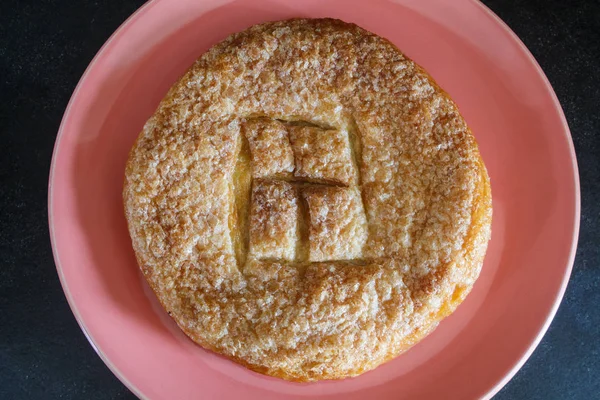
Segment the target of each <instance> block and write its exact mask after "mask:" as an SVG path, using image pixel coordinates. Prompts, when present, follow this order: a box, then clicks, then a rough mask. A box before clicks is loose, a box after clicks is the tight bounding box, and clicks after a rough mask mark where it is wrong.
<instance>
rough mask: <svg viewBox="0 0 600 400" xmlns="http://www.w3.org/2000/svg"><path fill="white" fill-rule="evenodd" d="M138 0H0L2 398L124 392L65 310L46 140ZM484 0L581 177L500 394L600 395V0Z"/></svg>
mask: <svg viewBox="0 0 600 400" xmlns="http://www.w3.org/2000/svg"><path fill="white" fill-rule="evenodd" d="M199 1H200V0H199ZM449 1H451V0H449ZM142 3H143V1H142V0H127V1H123V0H75V1H72V0H40V1H24V0H2V1H0V157H1V159H0V161H1V162H0V398H2V399H120V398H127V399H131V398H134V396H133V395H132V394H131V393H130V392H129V391H128V390H127V389H126V388H125V387H124V386H123V385H122V384H121V383H120V382H119V381H118V380H117V379H116V378H115V377H114V376H113V375H112V374H111V373H110V371H109V370H108V369H107V368H106V367H105V366H104V364H103V363H102V361H101V360H100V358H99V357H98V356H97V355H96V354H95V353H94V351H93V349H92V347H91V346H90V345H89V344H88V342H87V341H86V339H85V337H84V336H83V334H82V333H81V331H80V330H79V327H78V326H77V323H76V322H75V318H74V317H73V315H72V314H71V311H70V310H69V307H68V305H67V303H66V300H65V297H64V295H63V293H62V290H61V287H60V284H59V281H58V277H57V275H56V271H55V267H54V262H53V259H52V252H51V248H50V241H49V237H48V224H47V205H46V204H47V203H46V196H47V181H48V172H49V167H50V159H51V155H52V147H53V145H54V139H55V137H56V133H57V130H58V126H59V123H60V120H61V117H62V114H63V112H64V110H65V107H66V105H67V102H68V101H69V98H70V96H71V93H72V92H73V89H74V88H75V85H76V84H77V82H78V80H79V78H80V77H81V75H82V74H83V72H84V70H85V68H86V66H87V65H88V63H89V62H90V61H91V59H92V57H93V56H94V54H95V53H96V52H97V51H98V49H99V48H100V46H102V44H103V43H104V42H105V41H106V39H108V37H109V36H110V35H111V34H112V33H113V31H114V30H115V29H116V28H117V27H118V26H119V25H120V24H121V23H122V22H123V21H124V20H125V19H126V18H127V17H128V16H129V15H130V14H131V13H133V12H134V11H135V10H136V9H137V8H138V7H139V6H141V5H142ZM484 3H485V4H487V5H488V6H489V7H490V8H491V9H492V10H494V11H495V12H496V13H497V14H498V15H499V16H500V17H501V18H502V19H503V20H504V21H506V23H507V24H508V25H509V26H510V27H511V28H512V29H513V30H514V31H515V32H516V33H517V34H518V35H519V37H521V39H522V40H523V41H524V42H525V44H526V45H527V47H529V49H530V50H531V52H532V53H533V55H534V56H535V57H536V58H537V60H538V61H539V63H540V64H541V66H542V68H543V69H544V71H545V72H546V74H547V76H548V78H549V79H550V82H551V83H552V85H553V86H554V89H555V90H556V93H557V95H558V98H559V99H560V101H561V103H562V106H563V108H564V111H565V113H566V116H567V119H568V121H569V125H570V127H571V131H572V134H573V140H574V142H575V148H576V151H577V158H578V161H579V168H580V175H581V189H582V220H581V234H580V241H579V249H578V251H577V258H576V260H575V267H574V270H573V275H572V277H571V281H570V283H569V286H568V289H567V292H566V295H565V298H564V300H563V303H562V305H561V307H560V309H559V311H558V314H557V316H556V319H555V320H554V322H553V323H552V325H551V326H550V330H549V331H548V333H547V334H546V336H545V337H544V339H543V340H542V343H541V344H540V346H539V347H538V349H537V350H536V351H535V352H534V354H533V356H532V357H531V359H530V360H529V361H528V362H527V363H526V364H525V366H524V367H523V369H522V370H521V371H520V372H519V373H517V375H516V376H515V378H514V379H513V380H512V381H511V382H510V383H509V384H508V385H507V386H506V387H505V388H504V389H503V390H502V391H501V392H500V393H499V394H498V395H497V398H498V399H544V400H546V399H585V400H587V399H593V398H600V354H599V353H600V254H599V253H600V243H599V242H600V241H599V237H600V235H599V234H598V232H597V229H598V228H600V225H599V219H600V218H599V215H600V204H599V203H600V117H599V115H600V48H599V46H600V2H599V1H597V0H596V1H575V0H572V1H569V0H566V1H565V0H546V1H544V0H521V1H502V0H487V1H484ZM449 398H450V397H449Z"/></svg>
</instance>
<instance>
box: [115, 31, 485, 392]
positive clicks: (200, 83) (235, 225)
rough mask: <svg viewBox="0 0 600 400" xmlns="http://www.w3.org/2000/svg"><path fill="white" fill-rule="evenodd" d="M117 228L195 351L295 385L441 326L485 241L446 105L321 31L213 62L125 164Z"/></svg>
mask: <svg viewBox="0 0 600 400" xmlns="http://www.w3.org/2000/svg"><path fill="white" fill-rule="evenodd" d="M124 203H125V214H126V217H127V221H128V225H129V230H130V234H131V238H132V241H133V248H134V250H135V253H136V256H137V260H138V263H139V265H140V267H141V269H142V271H143V273H144V276H145V277H146V279H147V281H148V283H149V284H150V286H151V287H152V289H153V290H154V292H155V293H156V295H157V297H158V299H159V300H160V302H161V304H162V305H163V307H164V308H165V309H166V310H167V311H168V312H169V314H170V315H171V316H172V317H173V319H174V320H175V321H176V322H177V324H178V325H179V326H180V328H181V329H182V330H183V331H184V332H185V333H186V334H187V335H188V336H189V337H190V338H192V339H193V340H194V341H195V342H197V343H198V344H200V345H201V346H203V347H205V348H207V349H211V350H213V351H215V352H218V353H221V354H223V355H225V356H227V357H230V358H231V359H233V360H235V361H236V362H239V363H241V364H243V365H245V366H247V367H248V368H251V369H253V370H255V371H258V372H261V373H264V374H268V375H272V376H277V377H281V378H284V379H289V380H296V381H314V380H320V379H338V378H344V377H349V376H355V375H358V374H361V373H363V372H365V371H368V370H370V369H373V368H375V367H377V366H378V365H380V364H381V363H383V362H385V361H387V360H390V359H391V358H393V357H395V356H397V355H398V354H400V353H402V352H403V351H405V350H407V349H408V348H409V347H410V346H412V345H413V344H415V343H416V342H418V341H419V340H420V339H422V338H423V337H424V336H425V335H426V334H428V333H429V332H431V331H432V330H433V329H434V328H435V327H436V325H437V324H438V322H439V321H440V320H441V319H442V318H444V317H445V316H447V315H449V314H450V313H452V312H453V311H454V309H455V308H456V307H457V306H458V305H459V304H460V303H461V302H462V301H463V299H464V298H465V296H466V295H467V294H468V293H469V291H470V290H471V287H472V286H473V284H474V282H475V280H476V279H477V277H478V275H479V271H480V269H481V265H482V262H483V258H484V255H485V251H486V247H487V242H488V240H489V238H490V225H491V214H492V208H491V194H490V186H489V179H488V176H487V173H486V170H485V167H484V165H483V162H482V160H481V158H480V155H479V152H478V149H477V145H476V143H475V140H474V138H473V136H472V135H471V133H470V131H469V129H468V127H467V125H466V123H465V121H464V120H463V118H462V117H461V115H460V114H459V112H458V109H457V107H456V105H455V104H454V103H453V102H452V100H450V98H449V97H448V95H447V94H446V93H444V92H443V91H442V90H441V89H440V88H439V87H438V86H437V85H436V84H435V82H434V81H433V79H432V78H431V77H430V76H429V75H428V74H427V73H426V72H425V71H424V70H423V69H422V68H420V67H419V66H418V65H416V64H415V63H414V62H412V61H411V60H409V59H408V58H406V57H405V56H404V55H403V54H402V53H401V52H400V51H399V50H398V49H397V48H396V47H395V46H393V45H392V44H391V43H390V42H388V41H387V40H385V39H382V38H380V37H378V36H376V35H374V34H372V33H369V32H367V31H365V30H363V29H361V28H359V27H357V26H356V25H352V24H347V23H344V22H341V21H338V20H331V19H315V20H306V19H297V20H289V21H281V22H273V23H266V24H262V25H257V26H253V27H251V28H250V29H248V30H246V31H244V32H241V33H237V34H234V35H232V36H230V37H229V38H227V39H225V40H224V41H223V42H221V43H219V44H217V45H216V46H214V47H213V48H211V49H210V50H209V51H208V52H207V53H205V54H204V55H202V57H200V59H199V60H198V61H197V62H196V63H195V64H194V65H193V66H192V67H191V68H190V69H189V71H188V72H187V73H186V74H185V75H184V76H183V77H182V78H181V79H180V80H179V82H177V83H176V84H175V85H174V86H173V87H172V88H171V90H170V91H169V93H168V94H167V96H166V97H165V98H164V100H163V101H162V102H161V103H160V105H159V107H158V109H157V110H156V112H155V114H154V115H153V116H152V117H151V118H150V120H149V121H148V122H147V123H146V125H145V126H144V129H143V131H142V132H141V134H140V136H139V138H138V140H137V142H136V143H135V145H134V146H133V149H132V150H131V154H130V157H129V161H128V164H127V169H126V174H125V186H124Z"/></svg>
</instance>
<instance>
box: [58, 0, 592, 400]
mask: <svg viewBox="0 0 600 400" xmlns="http://www.w3.org/2000/svg"><path fill="white" fill-rule="evenodd" d="M159 1H161V0H149V1H147V2H146V3H144V4H143V5H142V6H140V7H139V8H138V9H137V10H136V11H134V12H133V13H132V14H131V15H130V16H129V17H128V18H127V19H125V21H123V22H122V23H121V25H119V27H118V28H117V29H116V30H115V31H114V32H113V33H112V34H111V35H110V37H109V38H108V39H107V40H106V42H104V44H103V45H102V46H101V47H100V49H99V50H98V52H97V53H96V54H95V55H94V57H93V58H92V60H91V61H90V63H89V64H88V66H87V67H86V69H85V71H84V73H83V74H82V76H81V78H80V79H79V81H78V83H77V85H76V86H75V89H74V90H73V93H72V94H71V97H70V99H69V102H68V104H67V107H66V109H65V112H64V114H63V117H62V119H61V123H60V126H59V129H58V133H57V136H56V139H55V143H54V148H53V151H52V160H51V165H50V174H49V177H48V228H49V233H50V243H51V247H52V255H53V258H54V262H55V267H56V270H57V274H58V277H59V281H60V284H61V287H62V290H63V293H64V295H65V298H66V299H67V303H68V305H69V308H70V309H71V312H72V313H73V315H74V316H75V319H76V321H77V324H78V325H79V328H80V329H81V331H82V332H83V334H84V336H85V337H86V339H87V340H88V342H89V343H90V345H91V346H92V348H93V349H94V351H95V352H96V354H97V355H98V356H99V357H100V359H101V360H102V362H103V363H104V364H105V365H106V366H107V367H108V369H109V370H110V371H111V372H112V373H113V375H115V376H116V377H117V379H119V381H121V383H123V384H124V385H125V386H126V387H127V388H128V389H129V390H130V391H131V392H132V393H133V394H135V395H136V396H137V397H138V398H140V399H144V400H146V399H149V398H148V397H147V396H146V395H145V394H144V393H143V392H142V391H141V390H140V389H139V388H138V387H137V386H135V385H134V384H133V383H132V382H130V381H129V380H128V379H127V377H126V376H125V374H123V373H122V372H121V371H120V370H119V368H118V367H117V366H116V365H114V364H113V363H112V362H111V361H110V359H109V358H108V357H107V356H106V355H105V354H104V352H103V351H102V349H101V348H100V347H99V346H98V345H97V344H96V341H95V340H94V338H93V336H92V334H91V333H90V332H89V330H88V328H87V326H86V325H85V322H84V321H83V318H82V316H81V314H80V312H79V309H78V308H77V305H76V304H75V301H74V300H73V298H72V295H71V292H70V290H69V286H68V283H67V280H66V277H65V275H64V272H63V269H62V264H61V262H60V256H59V254H58V249H57V245H56V243H57V242H56V232H55V225H54V215H53V209H54V207H53V205H54V196H53V194H54V191H53V189H54V186H53V182H54V175H55V170H56V160H57V155H58V149H59V147H60V144H61V141H62V140H61V139H62V136H63V132H64V130H65V125H66V124H67V121H68V120H69V116H70V113H71V109H72V108H73V106H74V104H75V100H76V98H77V97H78V94H79V92H80V90H81V87H82V86H83V84H84V82H85V81H86V79H87V77H88V75H89V73H90V71H91V70H92V69H93V68H94V67H95V65H96V63H97V62H98V61H99V60H100V59H101V58H102V56H103V55H104V53H105V52H106V50H107V48H108V47H109V46H110V45H111V44H112V43H113V42H114V41H115V39H116V38H117V37H119V36H120V34H121V33H122V31H124V30H125V28H126V27H127V26H129V25H130V24H132V23H133V22H135V21H136V20H138V19H139V18H140V17H141V16H142V15H143V14H144V13H145V12H147V11H148V10H149V9H150V8H151V7H152V6H153V5H154V4H156V3H158V2H159ZM464 1H466V2H467V3H471V4H472V5H474V6H475V7H478V8H479V9H480V10H481V11H482V12H484V13H485V14H487V16H488V17H490V18H491V19H492V20H493V21H494V22H495V23H496V24H498V26H499V27H500V28H501V29H502V30H503V31H504V33H506V34H508V35H509V37H510V38H511V39H512V40H513V42H514V43H515V44H517V46H518V47H519V48H520V50H521V51H522V52H523V54H524V55H525V58H526V59H527V61H528V62H529V64H531V65H532V66H533V67H534V69H535V70H536V72H537V74H538V75H539V77H540V78H542V82H543V84H544V86H545V88H546V91H547V93H548V94H549V95H550V98H551V100H552V106H553V108H554V110H555V111H556V112H557V113H558V117H559V119H560V121H561V125H562V130H561V131H562V133H563V135H564V137H565V139H566V143H567V147H568V149H569V155H570V160H571V166H572V171H573V177H572V178H573V183H574V191H573V195H574V206H575V207H574V212H575V215H574V216H573V227H572V229H573V232H572V238H571V246H570V249H569V257H568V259H567V265H566V269H565V273H564V275H563V277H562V282H561V286H560V288H559V290H558V291H557V293H556V296H555V298H554V302H553V304H552V308H551V309H550V312H548V314H547V315H546V319H545V321H544V323H543V325H542V326H541V327H540V329H539V331H538V333H537V335H536V337H535V339H534V340H533V341H531V343H530V344H529V345H528V347H527V349H526V351H525V352H524V353H522V354H521V355H520V356H519V359H518V360H517V361H516V362H515V363H514V364H513V366H512V367H511V368H510V370H509V371H508V372H507V373H505V374H504V376H503V377H502V379H500V380H499V381H498V382H497V383H496V384H495V385H494V386H493V387H490V388H489V389H488V391H487V393H486V394H485V395H484V396H483V398H484V399H490V398H492V397H493V396H494V395H496V394H497V393H498V392H499V391H500V390H501V389H502V388H503V387H504V386H505V385H506V384H507V383H508V382H509V381H510V380H511V379H512V378H513V377H514V376H515V375H516V373H517V372H518V371H519V370H520V369H521V368H522V367H523V365H524V364H525V363H526V362H527V360H529V358H530V357H531V355H532V354H533V352H534V351H535V349H536V348H537V347H538V345H539V344H540V342H541V340H542V338H543V337H544V335H545V334H546V332H547V331H548V328H549V327H550V324H551V323H552V321H553V320H554V317H555V316H556V313H557V311H558V308H559V307H560V304H561V302H562V299H563V297H564V294H565V292H566V288H567V286H568V283H569V280H570V276H571V273H572V270H573V264H574V261H575V255H576V251H577V245H578V240H579V230H580V223H581V185H580V179H579V167H578V163H577V156H576V153H575V146H574V144H573V137H572V135H571V131H570V129H569V125H568V122H567V120H566V117H565V114H564V110H563V109H562V106H561V105H560V101H559V100H558V97H557V95H556V93H555V91H554V89H553V87H552V85H551V83H550V81H549V80H548V77H547V76H546V74H545V73H544V71H543V69H542V68H541V66H540V65H539V63H538V62H537V60H536V59H535V57H534V56H533V54H532V53H531V52H530V51H529V49H528V48H527V46H526V45H525V44H524V43H523V41H522V40H521V39H520V38H519V36H518V35H517V34H516V33H515V32H514V31H513V30H512V29H511V28H510V27H509V26H508V25H507V24H506V23H505V22H504V21H503V20H502V19H501V18H500V17H499V16H498V15H496V13H494V12H493V11H492V10H491V9H490V8H488V7H487V6H486V5H485V4H483V3H482V2H481V1H479V0H464Z"/></svg>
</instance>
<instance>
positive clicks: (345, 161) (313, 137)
mask: <svg viewBox="0 0 600 400" xmlns="http://www.w3.org/2000/svg"><path fill="white" fill-rule="evenodd" d="M239 141H240V143H239V145H238V147H239V150H238V154H239V155H238V161H237V165H236V169H235V172H234V176H235V179H234V180H233V182H234V185H237V186H238V187H237V188H234V192H235V193H236V194H237V196H236V197H235V200H234V205H233V207H234V210H233V212H234V214H235V216H234V221H233V225H234V226H233V227H232V229H231V231H232V233H233V235H234V237H233V241H234V243H235V251H236V256H237V259H238V266H243V265H244V263H245V262H246V260H247V259H248V258H250V259H257V260H271V261H279V262H287V263H290V262H291V263H301V264H302V263H306V262H321V261H336V260H337V261H353V262H357V261H361V257H362V251H363V247H364V246H365V243H366V240H367V232H368V229H367V221H366V217H365V211H364V205H363V203H362V197H361V195H360V188H359V187H358V182H359V174H360V172H359V163H360V160H357V159H356V156H355V155H354V154H353V153H354V148H353V143H351V140H350V137H349V133H348V132H347V131H345V130H338V129H333V128H329V129H327V128H323V127H319V126H314V125H312V124H310V123H305V122H304V123H303V122H301V121H294V122H293V123H289V122H287V121H285V122H282V121H279V120H274V119H268V118H249V119H246V120H245V122H244V123H243V124H242V134H241V135H240V140H239ZM240 197H241V198H240ZM248 208H249V210H248ZM246 230H247V231H246ZM236 236H237V237H236Z"/></svg>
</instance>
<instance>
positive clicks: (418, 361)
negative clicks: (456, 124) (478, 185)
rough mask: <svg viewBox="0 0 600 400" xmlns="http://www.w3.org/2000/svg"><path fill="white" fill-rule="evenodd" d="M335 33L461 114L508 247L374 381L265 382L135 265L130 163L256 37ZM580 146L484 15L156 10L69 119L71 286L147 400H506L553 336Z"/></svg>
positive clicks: (125, 31) (54, 195)
mask: <svg viewBox="0 0 600 400" xmlns="http://www.w3.org/2000/svg"><path fill="white" fill-rule="evenodd" d="M291 17H335V18H340V19H343V20H345V21H349V22H354V23H357V24H358V25H360V26H362V27H364V28H366V29H368V30H370V31H373V32H375V33H377V34H378V35H380V36H383V37H385V38H388V39H389V40H391V41H392V42H393V43H394V44H396V45H397V46H398V47H399V48H400V49H401V50H402V51H403V52H404V53H406V54H407V55H408V56H409V57H411V58H412V59H414V60H415V61H416V62H417V63H418V64H420V65H422V66H423V67H425V69H427V71H429V73H430V74H431V75H432V76H433V77H434V78H435V79H436V80H437V82H438V83H439V84H440V85H441V86H442V87H443V88H444V89H445V90H446V91H447V92H448V93H450V95H451V96H452V98H453V99H454V100H455V101H456V103H458V105H459V107H460V109H461V110H462V113H463V115H464V117H465V119H466V120H467V122H468V123H469V125H470V126H471V129H472V131H473V133H474V134H475V136H476V138H477V141H478V142H479V145H480V149H481V153H482V155H483V159H484V160H485V163H486V165H487V168H488V171H489V174H490V177H491V183H492V192H493V205H494V222H493V228H492V231H493V237H492V240H491V242H490V246H489V250H488V253H487V256H486V259H485V264H484V267H483V271H482V273H481V277H480V278H479V280H478V281H477V284H476V285H475V287H474V289H473V291H472V292H471V294H470V295H469V297H468V298H467V300H466V301H465V302H464V303H463V304H462V305H461V306H460V307H459V308H458V310H457V311H456V313H455V314H453V315H452V316H451V317H449V318H448V319H446V320H444V321H443V322H442V323H441V324H440V326H439V327H438V328H437V330H436V331H435V332H433V333H432V334H431V335H430V336H429V337H427V338H426V339H425V340H423V341H422V342H421V343H419V344H418V345H417V346H415V347H414V348H413V349H411V350H410V351H408V352H407V353H405V354H404V355H401V356H400V357H398V358H396V359H395V360H393V361H391V362H389V363H387V364H385V365H383V366H381V367H379V368H377V369H376V370H374V371H372V372H369V373H366V374H364V375H362V376H360V377H358V378H354V379H347V380H342V381H327V382H321V383H313V384H297V383H290V382H285V381H282V380H278V379H275V378H269V377H265V376H262V375H259V374H256V373H253V372H250V371H249V370H247V369H245V368H243V367H241V366H238V365H237V364H235V363H233V362H230V361H228V360H226V359H225V358H222V357H220V356H218V355H216V354H213V353H211V352H208V351H205V350H203V349H202V348H200V347H199V346H196V345H195V344H194V343H192V342H191V341H190V340H188V339H187V338H186V337H185V336H184V335H183V334H182V333H181V332H180V331H179V329H178V328H177V327H176V326H175V324H174V323H173V322H172V321H171V320H170V318H169V317H168V316H167V315H166V313H165V312H164V311H163V310H162V309H161V307H160V306H159V305H158V303H157V301H156V300H155V298H154V296H153V294H152V293H151V291H150V290H149V289H148V287H147V286H146V284H145V283H144V280H143V278H142V276H141V275H140V272H139V271H138V267H137V265H136V261H135V257H134V254H133V250H132V248H131V243H130V239H129V236H128V233H127V228H126V223H125V218H124V215H123V204H122V200H121V189H122V184H123V174H124V167H125V161H126V159H127V153H128V151H129V149H130V148H131V146H132V144H133V142H134V140H135V138H136V136H137V135H138V133H139V132H140V130H141V129H142V126H143V124H144V122H145V121H146V119H147V118H148V117H149V116H150V115H151V114H152V113H153V111H154V109H155V108H156V106H157V105H158V103H159V101H160V99H161V98H162V97H163V96H164V95H165V94H166V92H167V90H168V89H169V87H170V86H171V85H172V84H173V83H174V82H175V81H176V80H177V78H178V77H179V76H180V75H181V74H182V73H183V72H184V71H185V70H186V69H187V68H188V67H189V66H190V65H191V64H192V62H193V61H194V60H195V59H196V58H198V56H200V55H201V54H202V53H203V52H204V51H206V50H207V49H208V48H209V47H210V46H211V45H213V44H215V43H217V42H218V41H220V40H221V39H224V38H225V37H226V36H227V35H229V34H231V33H233V32H236V31H240V30H243V29H245V28H247V27H249V26H250V25H253V24H256V23H260V22H265V21H272V20H279V19H285V18H291ZM578 185H579V184H578V175H577V166H576V160H575V155H574V151H573V145H572V142H571V138H570V136H569V130H568V127H567V124H566V122H565V118H564V116H563V113H562V111H561V108H560V105H559V103H558V101H557V99H556V96H555V94H554V92H553V91H552V88H551V87H550V85H549V84H548V81H547V79H546V78H545V76H544V74H543V73H542V71H541V70H540V68H539V66H538V65H537V63H536V62H535V60H534V59H533V57H532V56H531V54H530V53H529V52H528V51H527V49H526V48H525V47H524V46H523V44H522V43H521V42H520V41H519V39H518V38H517V37H516V36H515V35H514V34H513V33H512V32H511V31H510V30H509V29H508V28H507V26H506V25H504V24H503V23H502V22H501V21H500V20H499V19H498V18H497V17H496V16H495V15H494V14H492V13H491V12H490V11H489V10H488V9H486V8H484V6H482V5H481V4H480V3H478V2H477V1H474V0H455V1H447V0H427V1H425V0H398V1H388V0H375V1H369V2H367V1H356V0H325V1H322V0H319V1H317V0H310V1H302V2H300V1H297V2H294V1H281V0H250V1H223V0H204V1H198V0H170V1H167V0H154V1H150V2H149V3H147V4H146V5H145V6H144V7H142V8H141V9H140V10H139V11H137V12H136V13H135V14H134V15H133V16H132V17H131V18H129V20H127V22H125V23H124V24H123V26H121V28H119V30H118V31H117V32H116V33H115V34H114V35H113V36H112V37H111V38H110V40H109V41H108V42H107V43H106V44H105V45H104V47H103V48H102V50H100V52H99V53H98V55H97V56H96V58H95V59H94V60H93V61H92V63H91V65H90V66H89V67H88V69H87V71H86V73H85V74H84V76H83V78H82V79H81V81H80V82H79V85H78V86H77V89H76V90H75V93H74V94H73V97H72V99H71V102H70V103H69V106H68V108H67V110H66V112H65V115H64V118H63V121H62V125H61V127H60V132H59V135H58V139H57V142H56V147H55V150H54V157H53V161H52V171H51V175H50V186H49V202H50V204H49V215H50V230H51V237H52V244H53V249H54V257H55V260H56V265H57V269H58V273H59V275H60V280H61V282H62V285H63V288H64V291H65V294H66V296H67V299H68V301H69V304H70V305H71V308H72V310H73V313H74V314H75V317H76V318H77V320H78V321H79V325H80V326H81V328H82V329H83V331H84V332H85V334H86V335H87V337H88V339H89V341H90V343H91V344H92V346H94V348H95V349H96V351H97V352H98V354H99V355H100V357H101V358H102V360H104V362H105V363H106V364H107V365H108V366H109V368H110V369H111V370H112V371H113V372H114V373H115V375H116V376H117V377H119V379H121V381H123V383H124V384H125V385H127V387H129V388H130V389H131V390H132V391H133V392H134V393H136V394H137V395H138V396H139V397H141V398H148V399H192V398H194V399H214V398H221V399H237V398H242V397H243V398H245V399H261V400H266V399H271V398H278V399H281V398H285V399H296V398H298V399H307V398H311V397H319V398H321V399H323V398H325V399H345V400H349V399H355V398H356V399H358V398H364V397H365V396H368V397H372V398H377V399H392V398H393V399H400V398H407V399H409V398H410V399H414V398H418V399H440V398H457V399H474V398H482V397H483V398H485V397H491V396H492V395H493V394H494V393H495V392H497V391H498V390H499V389H500V388H501V387H502V386H503V385H504V384H505V383H506V382H507V381H508V380H509V379H510V378H511V377H512V376H513V375H514V374H515V372H516V371H517V370H518V368H519V367H520V366H521V365H522V364H523V363H524V362H525V360H526V359H527V357H528V356H529V355H530V354H531V352H532V351H533V349H534V348H535V346H536V345H537V344H538V342H539V341H540V339H541V337H542V335H543V334H544V332H545V331H546V329H547V328H548V325H549V324H550V321H551V320H552V317H553V316H554V314H555V312H556V309H557V307H558V304H559V302H560V300H561V298H562V295H563V293H564V290H565V287H566V284H567V280H568V277H569V273H570V270H571V266H572V262H573V257H574V250H575V245H576V241H577V232H578V223H579V186H578Z"/></svg>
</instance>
